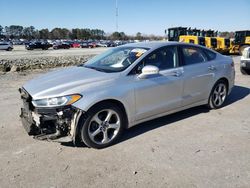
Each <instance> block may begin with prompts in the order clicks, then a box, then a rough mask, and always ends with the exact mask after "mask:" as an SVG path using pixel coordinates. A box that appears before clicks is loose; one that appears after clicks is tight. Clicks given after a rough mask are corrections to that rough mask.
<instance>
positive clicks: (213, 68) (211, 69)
mask: <svg viewBox="0 0 250 188" xmlns="http://www.w3.org/2000/svg"><path fill="white" fill-rule="evenodd" d="M208 70H210V71H214V70H216V68H215V66H213V65H210V66H209V67H208Z"/></svg>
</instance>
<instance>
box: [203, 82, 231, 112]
mask: <svg viewBox="0 0 250 188" xmlns="http://www.w3.org/2000/svg"><path fill="white" fill-rule="evenodd" d="M221 85H223V86H224V87H225V96H224V95H223V96H222V95H220V96H219V97H221V99H220V100H222V102H221V103H220V100H219V99H218V100H219V104H216V101H217V100H216V96H217V97H218V94H216V92H217V91H218V90H217V89H218V87H219V86H221ZM227 94H228V86H227V83H226V82H225V81H224V80H219V81H217V82H216V83H215V84H214V87H213V89H212V91H211V93H210V95H209V99H208V104H207V106H208V108H210V109H218V108H221V107H222V106H223V105H224V102H225V100H226V98H227Z"/></svg>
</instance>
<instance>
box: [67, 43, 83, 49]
mask: <svg viewBox="0 0 250 188" xmlns="http://www.w3.org/2000/svg"><path fill="white" fill-rule="evenodd" d="M70 47H71V48H81V45H80V43H78V42H73V43H72V44H70Z"/></svg>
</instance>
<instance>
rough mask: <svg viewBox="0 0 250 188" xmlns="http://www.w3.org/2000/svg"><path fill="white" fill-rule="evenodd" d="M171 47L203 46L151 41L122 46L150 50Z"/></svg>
mask: <svg viewBox="0 0 250 188" xmlns="http://www.w3.org/2000/svg"><path fill="white" fill-rule="evenodd" d="M171 45H185V46H187V45H188V46H194V47H201V48H204V47H203V46H200V45H197V44H192V43H184V42H174V41H152V42H138V43H129V44H125V45H123V46H127V47H138V48H150V49H157V48H160V47H164V46H171Z"/></svg>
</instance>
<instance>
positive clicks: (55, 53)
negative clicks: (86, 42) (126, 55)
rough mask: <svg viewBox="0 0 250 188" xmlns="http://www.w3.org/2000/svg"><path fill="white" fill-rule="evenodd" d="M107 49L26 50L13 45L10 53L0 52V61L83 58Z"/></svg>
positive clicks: (22, 46) (20, 46) (23, 47)
mask: <svg viewBox="0 0 250 188" xmlns="http://www.w3.org/2000/svg"><path fill="white" fill-rule="evenodd" d="M107 49H108V48H91V49H89V48H70V49H59V50H54V49H53V48H49V49H48V50H41V49H37V50H26V49H25V46H24V45H15V46H14V49H13V50H12V51H4V50H0V59H22V58H24V59H28V58H37V57H61V56H63V57H65V56H83V55H89V54H99V53H101V52H103V51H105V50H107Z"/></svg>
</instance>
